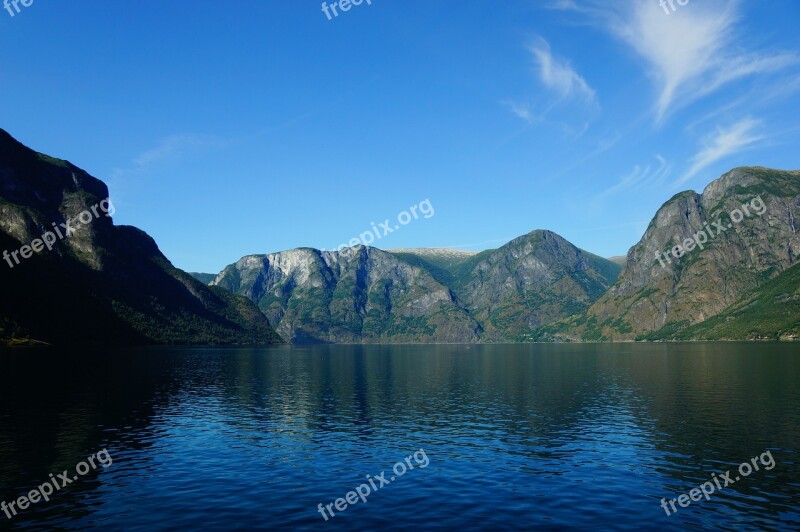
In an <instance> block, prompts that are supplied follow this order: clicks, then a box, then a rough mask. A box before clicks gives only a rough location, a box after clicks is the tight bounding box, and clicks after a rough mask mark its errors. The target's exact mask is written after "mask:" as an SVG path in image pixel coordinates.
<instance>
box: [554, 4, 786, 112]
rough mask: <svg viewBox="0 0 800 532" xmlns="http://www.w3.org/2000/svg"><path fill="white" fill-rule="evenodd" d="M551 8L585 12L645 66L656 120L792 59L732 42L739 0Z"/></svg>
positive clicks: (783, 65) (783, 54)
mask: <svg viewBox="0 0 800 532" xmlns="http://www.w3.org/2000/svg"><path fill="white" fill-rule="evenodd" d="M550 8H551V9H559V10H565V11H575V12H578V13H582V14H583V15H585V16H587V17H588V18H589V20H590V21H592V23H594V24H597V25H599V26H601V27H602V28H603V29H604V30H606V31H608V32H609V33H611V34H612V35H613V36H615V37H616V38H617V39H618V40H620V41H622V42H623V43H625V44H626V45H628V46H629V47H630V48H632V49H633V50H634V51H635V52H636V54H637V55H638V56H639V57H640V58H642V59H643V60H644V61H645V62H646V64H647V69H648V73H649V75H650V77H651V78H652V79H653V80H654V82H655V84H656V87H657V90H658V96H657V98H656V101H655V105H654V107H655V115H656V122H657V123H660V122H661V121H663V119H664V118H665V116H666V115H667V114H668V112H669V111H670V110H674V109H676V108H680V107H683V106H686V105H689V104H690V103H692V102H694V101H696V100H697V99H699V98H701V97H703V96H705V95H708V94H710V93H712V92H715V91H717V90H718V89H720V88H721V87H722V86H724V85H726V84H728V83H730V82H732V81H734V80H737V79H741V78H744V77H746V76H752V75H755V74H760V73H767V72H774V71H777V70H780V69H783V68H785V67H786V66H789V65H791V64H794V63H796V62H797V59H798V58H797V56H796V55H795V54H789V53H776V54H766V53H763V52H753V51H746V50H744V49H743V48H741V47H738V46H737V44H738V43H737V38H736V35H735V32H734V30H735V27H736V25H737V23H738V22H739V18H740V17H739V0H703V2H699V1H698V2H694V3H691V4H689V5H686V6H681V7H679V9H678V10H677V11H675V12H674V13H671V14H669V15H667V14H666V13H665V12H664V10H663V9H662V8H661V7H659V4H658V2H656V1H655V0H653V1H646V2H645V1H641V0H638V1H634V0H584V1H583V2H581V3H580V4H578V3H577V2H573V1H563V0H562V1H559V2H556V3H554V4H551V5H550Z"/></svg>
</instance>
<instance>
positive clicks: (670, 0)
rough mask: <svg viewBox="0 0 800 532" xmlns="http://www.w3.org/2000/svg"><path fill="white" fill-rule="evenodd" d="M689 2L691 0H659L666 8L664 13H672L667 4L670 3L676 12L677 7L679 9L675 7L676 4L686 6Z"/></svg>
mask: <svg viewBox="0 0 800 532" xmlns="http://www.w3.org/2000/svg"><path fill="white" fill-rule="evenodd" d="M688 3H689V0H659V1H658V5H660V6H661V7H662V8H663V9H664V13H666V14H667V15H669V14H670V10H669V9H667V5H669V7H670V8H672V13H674V12H675V11H676V9H677V8H676V7H675V4H678V5H679V6H685V5H686V4H688Z"/></svg>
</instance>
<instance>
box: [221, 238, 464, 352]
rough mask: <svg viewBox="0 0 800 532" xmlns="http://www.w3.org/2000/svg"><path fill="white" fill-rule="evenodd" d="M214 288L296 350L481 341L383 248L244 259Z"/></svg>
mask: <svg viewBox="0 0 800 532" xmlns="http://www.w3.org/2000/svg"><path fill="white" fill-rule="evenodd" d="M212 284H213V285H216V286H221V287H223V288H227V289H228V290H230V291H232V292H234V293H238V294H242V295H245V296H247V297H248V298H250V299H251V300H253V301H254V302H257V303H258V306H259V308H261V310H262V311H263V312H264V313H265V314H266V315H267V317H268V318H269V319H270V321H271V322H272V323H274V324H276V327H277V330H278V333H279V334H281V335H282V336H283V337H284V338H286V339H288V340H291V341H293V342H296V343H308V342H345V343H352V342H473V341H476V340H477V339H478V335H479V333H480V326H479V325H478V323H477V322H475V320H473V319H472V318H471V317H470V316H469V315H468V314H467V313H466V312H465V311H464V310H463V309H462V308H460V307H459V305H458V304H457V303H456V301H455V298H454V296H453V294H452V292H451V291H450V290H449V289H448V288H447V287H445V286H444V285H442V284H441V283H439V282H437V281H436V280H435V279H434V278H433V277H432V276H431V275H430V274H429V273H428V272H426V271H425V270H424V269H422V268H419V267H416V266H412V265H411V264H408V263H406V262H404V261H402V260H399V259H398V258H397V257H395V256H393V255H392V254H390V253H387V252H384V251H381V250H379V249H375V248H368V247H364V246H358V247H357V248H353V249H352V251H345V252H330V251H324V252H323V251H318V250H315V249H307V248H306V249H295V250H291V251H284V252H281V253H273V254H269V255H260V256H249V257H244V258H243V259H241V260H240V261H238V262H237V263H236V264H233V265H231V266H229V267H227V268H226V269H225V270H223V272H222V273H221V274H220V275H219V276H218V277H217V279H215V280H214V281H213V283H212Z"/></svg>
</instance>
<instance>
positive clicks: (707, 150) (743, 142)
mask: <svg viewBox="0 0 800 532" xmlns="http://www.w3.org/2000/svg"><path fill="white" fill-rule="evenodd" d="M763 125H764V123H763V122H762V121H761V120H756V119H753V118H750V117H748V118H745V119H744V120H741V121H739V122H737V123H735V124H733V125H732V126H730V127H727V128H717V131H716V132H714V133H713V134H711V135H709V136H708V137H707V138H706V141H705V147H704V148H703V149H702V150H700V151H699V152H698V153H697V154H696V155H695V156H694V157H693V158H692V166H691V167H690V168H689V169H688V170H687V171H686V173H684V174H683V175H682V176H681V177H680V179H678V180H677V181H676V182H675V184H674V186H675V187H678V186H680V185H682V184H684V183H686V182H687V181H689V180H690V179H692V178H693V177H695V176H696V175H697V174H698V173H699V172H701V171H702V170H704V169H705V168H707V167H708V166H710V165H712V164H714V163H715V162H717V161H719V160H721V159H723V158H724V157H727V156H728V155H730V154H732V153H736V152H738V151H740V150H743V149H745V148H747V147H749V146H752V145H753V144H755V143H756V142H758V141H760V140H762V139H764V138H765V137H764V135H763V134H760V133H757V132H756V130H758V129H760V128H761V127H762V126H763Z"/></svg>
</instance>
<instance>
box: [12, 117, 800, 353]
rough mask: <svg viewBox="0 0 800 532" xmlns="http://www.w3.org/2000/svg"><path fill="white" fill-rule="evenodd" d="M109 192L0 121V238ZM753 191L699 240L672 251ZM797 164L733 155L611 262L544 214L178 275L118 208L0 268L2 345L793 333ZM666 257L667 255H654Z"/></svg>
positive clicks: (23, 232) (39, 226)
mask: <svg viewBox="0 0 800 532" xmlns="http://www.w3.org/2000/svg"><path fill="white" fill-rule="evenodd" d="M107 197H108V189H107V187H106V186H105V184H104V183H102V182H101V181H99V180H97V179H96V178H94V177H92V176H90V175H88V174H87V173H86V172H84V171H83V170H81V169H79V168H77V167H75V166H74V165H72V164H71V163H69V162H67V161H63V160H60V159H55V158H52V157H49V156H46V155H44V154H41V153H37V152H35V151H33V150H31V149H29V148H27V147H25V146H23V145H22V144H20V143H19V142H17V141H16V140H15V139H13V138H12V137H11V135H9V134H8V133H7V132H5V131H3V130H0V248H2V249H6V250H12V249H13V250H16V249H19V248H21V247H22V246H24V245H26V244H28V243H30V242H32V241H33V240H35V239H36V238H38V237H39V236H40V235H42V234H43V233H44V232H45V231H47V230H48V228H49V227H50V226H51V225H52V224H54V223H62V222H64V221H65V220H68V219H70V218H71V217H74V216H76V215H77V214H78V213H80V212H81V211H84V210H86V209H88V208H90V207H91V206H92V205H95V204H97V203H98V202H99V201H101V200H103V199H104V198H107ZM754 198H758V199H759V201H760V202H761V203H759V206H761V205H762V204H763V212H762V211H759V212H761V214H759V215H758V216H755V215H752V214H750V213H749V214H750V215H749V216H747V217H743V219H742V220H741V221H739V222H737V223H735V224H730V227H727V228H725V230H724V231H721V232H720V233H719V234H717V235H716V236H714V238H712V239H709V240H708V242H706V243H704V245H703V246H702V249H700V248H697V249H693V250H691V251H687V252H686V253H685V254H683V255H682V256H681V257H680V258H677V257H674V258H673V259H672V260H671V261H670V262H669V263H666V262H665V261H664V260H661V261H659V260H658V259H657V257H658V256H659V253H662V252H665V251H668V250H670V249H672V248H674V247H675V246H677V245H680V244H682V243H685V242H686V241H687V239H691V238H692V237H693V236H696V235H697V234H698V232H699V231H704V230H705V228H707V227H708V226H709V224H713V222H714V221H716V220H719V219H720V216H725V215H727V214H728V213H732V212H733V211H735V210H737V209H740V208H741V207H742V205H748V204H749V202H752V201H754ZM798 220H800V171H783V170H772V169H767V168H761V167H746V168H736V169H733V170H731V171H730V172H728V173H726V174H725V175H723V176H722V177H720V178H718V179H716V180H714V181H713V182H711V183H710V184H709V185H708V186H707V187H706V188H705V189H704V190H703V192H702V193H696V192H692V191H687V192H682V193H679V194H676V195H675V196H673V197H672V198H670V199H669V200H668V201H667V202H666V203H665V204H664V205H663V206H662V207H661V208H660V209H659V210H658V212H656V213H655V216H654V217H653V220H652V222H651V223H650V225H649V227H648V228H647V230H646V231H645V233H644V235H643V236H642V238H641V240H640V241H639V242H638V243H636V244H635V245H634V246H633V247H632V248H631V249H630V251H629V252H628V254H627V256H626V257H624V258H623V257H614V258H613V260H608V259H605V258H602V257H599V256H597V255H594V254H592V253H590V252H588V251H585V250H582V249H579V248H577V247H575V246H574V245H572V244H571V243H570V242H568V241H567V240H565V239H564V238H562V237H561V236H559V235H557V234H555V233H553V232H551V231H547V230H544V229H539V230H535V231H532V232H530V233H528V234H526V235H523V236H520V237H518V238H516V239H514V240H512V241H511V242H508V243H507V244H505V245H504V246H502V247H500V248H498V249H492V250H486V251H483V252H480V253H472V252H464V251H458V250H450V249H394V250H381V249H378V248H373V247H365V246H358V247H356V248H354V249H352V250H349V251H347V252H336V251H320V250H316V249H311V248H300V249H293V250H288V251H281V252H277V253H266V254H263V255H250V256H246V257H243V258H241V259H239V260H238V261H236V262H234V263H232V264H230V265H229V266H227V267H226V268H225V269H224V270H223V271H221V272H219V273H193V274H187V273H185V272H183V271H181V270H179V269H177V268H175V267H174V266H173V265H172V264H171V263H170V262H169V260H168V259H167V258H166V257H165V256H164V255H163V254H162V253H161V251H160V250H159V249H158V246H157V245H156V243H155V242H154V241H153V240H152V239H151V238H150V237H149V236H147V235H146V234H145V233H143V232H142V231H140V230H139V229H136V228H134V227H127V226H116V225H114V223H113V221H112V219H111V218H103V219H100V220H97V221H96V222H94V223H92V224H91V225H86V226H83V227H80V228H78V229H77V230H76V233H75V235H73V236H72V237H70V238H67V239H65V240H63V241H61V242H58V243H57V244H56V245H55V247H54V248H53V250H52V251H49V252H41V253H35V254H34V255H33V256H32V257H31V258H30V259H29V260H27V261H26V262H25V263H24V264H19V265H16V266H14V267H12V268H8V267H7V266H5V265H3V266H2V267H0V271H1V272H2V273H0V288H2V293H3V298H2V301H0V339H2V341H3V342H5V343H9V344H30V343H45V344H56V345H63V344H71V343H81V344H83V343H86V344H109V343H111V344H123V345H135V344H254V345H255V344H259V345H264V344H274V343H281V342H290V343H298V344H304V343H477V342H486V343H499V342H531V341H550V342H553V341H557V342H580V341H632V340H651V341H655V340H747V339H749V340H755V339H774V340H778V339H782V340H793V339H796V338H797V336H798V332H800V279H799V278H798V277H800V270H798V268H797V254H798V249H800V235H798V232H797V228H798V225H800V224H799V223H798ZM662 264H663V265H662Z"/></svg>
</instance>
